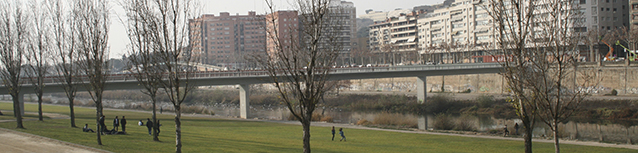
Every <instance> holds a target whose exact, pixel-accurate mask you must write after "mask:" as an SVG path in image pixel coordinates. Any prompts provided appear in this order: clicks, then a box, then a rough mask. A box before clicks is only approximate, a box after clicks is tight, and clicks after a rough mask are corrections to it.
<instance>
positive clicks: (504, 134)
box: [503, 125, 510, 137]
mask: <svg viewBox="0 0 638 153" xmlns="http://www.w3.org/2000/svg"><path fill="white" fill-rule="evenodd" d="M503 131H504V132H503V136H504V137H506V136H508V135H510V131H509V130H507V125H505V128H503Z"/></svg>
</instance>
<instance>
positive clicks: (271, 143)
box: [0, 103, 636, 153]
mask: <svg viewBox="0 0 638 153" xmlns="http://www.w3.org/2000/svg"><path fill="white" fill-rule="evenodd" d="M25 107H26V108H25V110H26V111H30V112H35V111H37V105H31V104H25ZM43 107H44V108H43V110H44V111H45V112H52V113H60V114H68V111H69V110H68V108H67V107H64V106H48V105H45V106H43ZM11 108H12V105H11V104H10V103H0V109H2V110H11ZM105 115H106V116H107V125H108V127H109V128H111V126H110V124H109V123H111V122H112V119H113V118H114V117H115V115H117V116H120V118H121V116H122V115H125V116H126V118H127V120H128V122H129V124H128V125H129V126H127V132H128V135H106V136H103V137H102V142H103V144H104V145H103V146H99V145H97V141H96V134H95V133H85V132H82V130H81V128H70V122H69V120H67V119H64V120H62V119H59V120H45V121H43V122H40V121H26V122H24V126H25V127H26V129H18V130H19V131H22V132H27V133H32V134H36V135H41V136H45V137H49V138H54V139H59V140H62V141H67V142H72V143H77V144H82V145H86V146H90V147H95V148H100V149H104V150H109V151H113V152H172V151H174V149H175V135H174V133H175V132H174V131H175V123H174V122H173V120H172V118H173V115H171V114H163V115H159V119H161V123H162V124H163V126H162V128H161V130H162V132H161V134H160V140H162V142H154V141H153V140H152V137H151V136H149V135H148V132H147V131H146V127H142V126H137V121H138V120H140V119H143V120H146V118H149V117H150V114H148V113H138V112H128V111H105ZM76 116H77V119H76V122H77V125H78V126H79V127H81V126H83V125H84V124H85V123H86V124H89V125H91V128H93V129H95V111H94V109H86V108H76ZM0 127H3V128H8V129H15V123H14V122H8V123H0ZM337 128H338V127H337ZM344 132H345V135H346V136H347V138H348V142H339V141H338V139H339V138H335V139H337V141H330V137H331V135H330V129H329V128H328V127H312V128H311V135H312V138H311V147H312V151H314V152H401V153H403V152H437V153H438V152H472V153H480V152H487V153H492V152H523V148H524V146H523V142H522V141H507V140H494V139H482V138H467V137H458V136H440V135H427V134H408V133H397V132H385V131H374V130H359V129H344ZM301 136H302V130H301V126H297V125H287V124H278V123H269V122H251V121H234V120H220V119H209V118H193V117H184V118H183V119H182V140H183V151H184V152H302V142H301ZM337 137H338V136H337ZM534 151H535V152H553V151H554V146H553V144H551V143H535V144H534ZM561 151H563V152H578V153H587V152H592V153H593V152H596V153H598V152H636V150H629V149H617V148H603V147H589V146H576V145H565V144H564V145H561Z"/></svg>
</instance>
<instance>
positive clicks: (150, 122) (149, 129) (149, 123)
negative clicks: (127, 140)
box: [137, 118, 162, 135]
mask: <svg viewBox="0 0 638 153" xmlns="http://www.w3.org/2000/svg"><path fill="white" fill-rule="evenodd" d="M137 125H139V126H144V122H142V120H140V122H137ZM160 126H162V124H160V120H157V135H159V133H160V128H159V127H160ZM146 128H147V129H148V135H152V134H153V133H152V131H153V121H151V119H150V118H146Z"/></svg>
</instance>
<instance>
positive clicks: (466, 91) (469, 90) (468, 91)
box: [459, 89, 472, 93]
mask: <svg viewBox="0 0 638 153" xmlns="http://www.w3.org/2000/svg"><path fill="white" fill-rule="evenodd" d="M471 92H472V89H465V90H463V91H461V92H459V93H471Z"/></svg>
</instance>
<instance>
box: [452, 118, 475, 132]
mask: <svg viewBox="0 0 638 153" xmlns="http://www.w3.org/2000/svg"><path fill="white" fill-rule="evenodd" d="M454 129H455V130H459V131H476V127H474V120H472V117H471V116H469V115H462V116H461V117H459V118H458V119H457V120H456V126H455V128H454Z"/></svg>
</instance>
